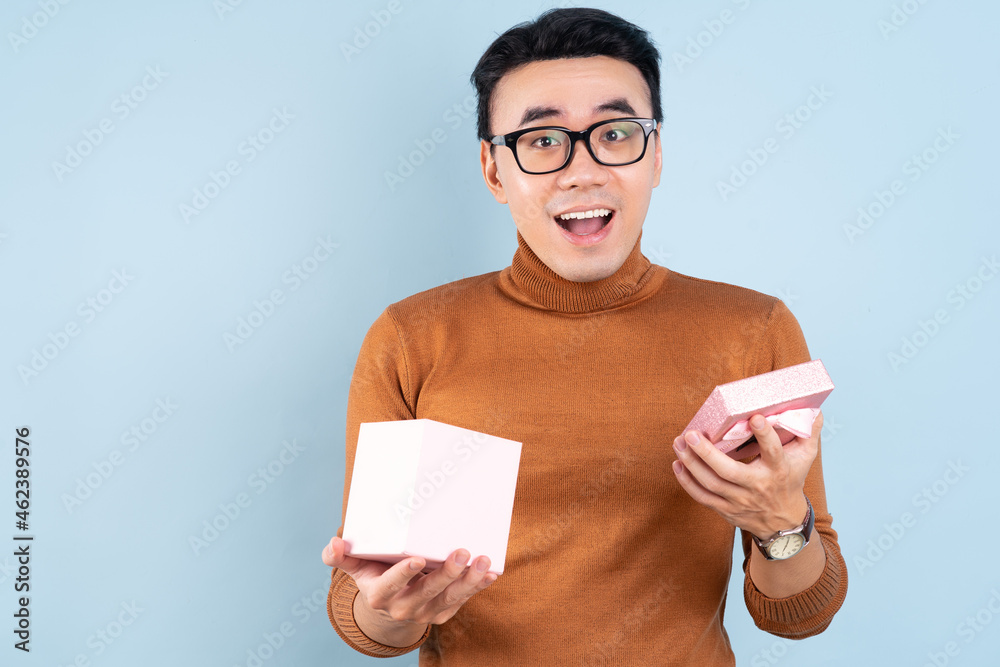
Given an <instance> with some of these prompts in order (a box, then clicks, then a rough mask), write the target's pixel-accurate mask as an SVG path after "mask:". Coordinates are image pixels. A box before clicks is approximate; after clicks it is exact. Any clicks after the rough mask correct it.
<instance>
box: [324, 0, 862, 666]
mask: <svg viewBox="0 0 1000 667" xmlns="http://www.w3.org/2000/svg"><path fill="white" fill-rule="evenodd" d="M658 61H659V54H658V52H657V51H656V49H655V47H654V46H653V45H652V44H651V42H650V41H649V39H648V36H647V35H646V33H645V32H644V31H642V30H641V29H639V28H637V27H636V26H634V25H632V24H630V23H628V22H626V21H624V20H622V19H620V18H618V17H616V16H613V15H611V14H608V13H606V12H603V11H598V10H590V9H565V10H553V11H550V12H547V13H545V14H543V15H542V16H541V17H539V19H538V20H537V21H535V22H534V23H531V24H522V25H520V26H516V27H514V28H512V29H511V30H509V31H508V32H506V33H505V34H503V35H501V36H500V37H499V38H498V39H497V40H496V41H495V42H494V43H493V45H491V46H490V48H489V49H488V50H487V51H486V53H485V54H484V55H483V57H482V59H481V60H480V62H479V64H478V65H477V67H476V70H475V72H474V73H473V77H472V78H473V82H474V83H475V85H476V88H477V91H478V94H479V135H480V139H481V148H480V151H481V162H482V171H483V177H484V179H485V181H486V185H487V187H488V188H489V189H490V192H491V193H492V194H493V196H494V197H495V198H496V200H497V201H498V202H500V203H502V204H507V206H508V207H509V209H510V212H511V216H512V217H513V219H514V223H515V225H516V227H517V240H518V248H517V251H516V252H515V254H514V258H513V261H512V262H511V266H509V267H507V268H505V269H504V270H503V271H500V272H494V273H488V274H485V275H481V276H476V277H473V278H466V279H463V280H460V281H457V282H455V283H450V284H448V285H444V286H442V287H439V288H435V289H432V290H428V291H426V292H422V293H420V294H416V295H414V296H412V297H409V298H407V299H404V300H402V301H400V302H398V303H395V304H393V305H391V306H389V308H387V309H386V310H385V311H384V312H383V313H382V315H381V316H380V317H379V318H378V320H376V322H375V323H374V324H373V325H372V327H371V329H370V330H369V332H368V334H367V336H366V338H365V340H364V343H363V344H362V348H361V352H360V355H359V358H358V363H357V366H356V368H355V373H354V377H353V379H352V382H351V389H350V394H349V399H348V419H347V461H346V466H347V467H346V470H347V471H348V479H347V481H346V483H345V496H344V505H345V507H346V504H347V497H348V492H349V488H350V471H351V470H352V467H353V462H354V453H355V447H356V443H357V436H358V429H359V425H360V424H361V423H363V422H370V421H385V420H391V419H413V418H430V419H435V420H438V421H442V422H446V423H449V424H454V425H456V426H461V427H464V428H469V429H473V430H476V431H481V432H485V433H489V434H491V435H496V436H500V437H503V438H508V439H510V440H515V441H518V442H521V443H523V447H522V454H521V467H520V470H519V474H518V482H517V489H516V495H515V502H514V511H513V517H512V521H511V535H510V542H509V545H508V552H507V559H506V567H505V570H504V573H503V574H502V575H501V576H500V577H499V578H497V577H495V576H494V575H492V574H489V573H487V572H486V571H487V570H488V568H489V563H488V559H486V558H485V557H476V554H470V553H468V551H466V550H464V549H459V550H457V551H455V552H454V553H453V554H452V555H451V556H450V557H449V559H448V560H447V561H446V562H445V564H444V565H443V566H442V567H441V568H439V569H437V570H434V571H432V572H430V573H427V574H423V573H421V570H422V569H423V567H424V565H425V562H424V561H423V559H421V558H408V559H406V560H403V561H401V562H399V563H397V564H395V565H393V566H388V565H386V564H383V563H374V562H365V561H361V560H359V559H356V558H352V557H350V556H346V555H345V545H344V542H343V541H342V540H341V539H340V538H339V537H336V538H333V539H332V540H331V541H330V543H329V544H328V545H327V546H326V548H325V549H324V551H323V560H324V562H325V563H326V564H328V565H330V566H332V567H334V570H333V578H332V584H331V589H330V595H329V601H328V610H329V613H330V619H331V622H332V623H333V625H334V627H335V628H336V630H337V632H338V633H339V634H340V635H341V637H343V638H344V640H345V641H347V642H348V644H350V645H351V646H352V647H354V648H355V649H357V650H359V651H361V652H362V653H366V654H368V655H374V656H391V655H401V654H403V653H406V652H408V651H412V650H413V649H415V648H417V647H419V648H420V664H421V665H486V664H491V665H492V664H511V665H514V664H517V665H521V664H523V665H542V664H603V663H612V664H621V665H652V664H656V665H659V664H670V665H674V664H692V665H695V664H696V665H732V664H735V663H734V656H733V652H732V649H731V648H730V646H729V640H728V636H727V635H726V632H725V630H724V628H723V624H722V621H723V614H724V609H725V602H726V589H727V584H728V581H729V576H730V571H731V566H732V547H733V540H734V537H735V530H734V527H736V528H739V529H740V531H741V538H742V543H743V549H744V553H745V555H746V559H745V560H744V570H745V572H746V573H745V586H744V589H745V599H746V605H747V608H748V610H749V611H750V614H751V615H752V617H753V619H754V621H755V623H756V624H757V625H758V626H759V627H761V628H762V629H764V630H767V631H769V632H772V633H774V634H776V635H779V636H783V637H790V638H802V637H806V636H809V635H813V634H816V633H818V632H821V631H822V630H824V629H825V628H826V627H827V626H828V625H829V623H830V621H831V619H832V617H833V615H834V613H835V612H836V611H837V610H838V609H839V607H840V605H841V604H842V602H843V600H844V596H845V595H846V588H847V570H846V567H845V565H844V561H843V558H842V557H841V554H840V550H839V547H838V545H837V535H836V533H835V532H834V531H833V529H832V528H831V518H830V515H829V513H828V511H827V507H826V498H825V493H824V488H823V479H822V468H821V463H820V458H819V456H818V450H819V432H820V429H821V427H822V416H820V417H819V418H818V419H817V420H816V422H815V424H814V427H813V432H812V436H811V437H810V438H797V439H796V440H794V441H792V442H791V443H789V444H787V445H786V446H785V447H782V446H781V445H780V442H779V441H778V438H777V436H776V434H775V432H774V430H773V429H772V428H771V427H770V426H769V425H768V424H767V422H766V421H763V420H762V419H761V418H760V417H759V416H757V417H755V418H754V419H752V420H751V427H752V430H753V432H754V434H755V436H756V438H757V440H758V441H759V443H760V445H761V450H762V453H761V456H760V457H758V458H756V459H754V460H752V461H750V462H738V461H734V460H732V459H730V458H729V457H727V456H725V455H722V454H721V453H719V452H718V451H717V450H716V449H715V448H714V447H713V446H712V445H711V443H709V442H708V441H707V440H705V439H704V438H703V437H701V436H700V435H699V434H696V433H687V434H682V433H681V432H682V430H683V428H684V426H685V425H686V424H687V422H688V421H689V420H690V418H691V417H692V416H693V415H694V413H695V412H696V411H697V409H698V407H699V406H700V405H701V403H702V402H703V401H704V399H705V398H706V397H707V395H708V394H709V393H710V391H711V390H712V388H713V387H714V386H715V385H717V384H720V383H723V382H729V381H732V380H736V379H740V378H743V377H748V376H751V375H756V374H759V373H763V372H767V371H771V370H774V369H777V368H782V367H785V366H789V365H792V364H796V363H799V362H803V361H807V360H808V359H809V358H810V357H809V352H808V349H807V348H806V344H805V341H804V339H803V337H802V333H801V331H800V329H799V327H798V324H797V322H796V321H795V319H794V317H793V316H792V315H791V313H790V312H789V311H788V309H787V308H786V307H785V306H784V304H782V303H781V301H779V300H777V299H775V298H773V297H769V296H766V295H763V294H759V293H757V292H754V291H751V290H747V289H743V288H739V287H735V286H732V285H726V284H722V283H715V282H710V281H705V280H699V279H696V278H691V277H688V276H685V275H682V274H679V273H676V272H673V271H670V270H668V269H666V268H664V267H660V266H656V265H653V264H651V263H650V262H649V260H647V259H646V258H645V257H644V256H643V255H642V253H641V251H640V237H641V231H642V224H643V221H644V220H645V216H646V211H647V208H648V205H649V200H650V196H651V194H652V189H653V188H654V187H656V186H657V185H658V183H659V179H660V170H661V165H662V154H661V143H660V136H659V135H660V131H661V125H660V123H661V120H662V111H661V107H660V101H659V96H660V91H659V64H658ZM539 128H542V129H539ZM559 128H562V129H559ZM761 422H763V423H761ZM810 503H811V507H810ZM804 517H805V518H804ZM810 519H811V520H810ZM788 530H793V531H795V534H797V535H798V534H801V535H803V536H804V537H806V538H807V540H806V543H805V546H804V547H802V548H801V549H800V550H799V551H798V552H797V553H795V555H794V556H792V557H790V558H787V559H785V560H772V559H770V558H769V557H766V556H765V555H764V549H762V548H758V547H757V546H756V545H755V544H754V542H753V538H754V537H756V538H757V539H758V540H759V541H760V543H761V544H762V545H766V544H767V543H768V542H769V541H770V540H771V539H772V538H776V537H778V534H779V532H780V531H788ZM340 534H342V530H341V532H338V535H340ZM799 542H801V540H800V541H799ZM796 546H797V545H796ZM794 551H795V549H791V550H790V552H794ZM786 555H787V554H786ZM470 558H471V561H470Z"/></svg>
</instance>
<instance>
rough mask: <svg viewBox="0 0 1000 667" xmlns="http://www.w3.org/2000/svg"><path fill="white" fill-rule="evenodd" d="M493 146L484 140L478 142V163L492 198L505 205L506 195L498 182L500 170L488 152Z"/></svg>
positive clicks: (493, 157)
mask: <svg viewBox="0 0 1000 667" xmlns="http://www.w3.org/2000/svg"><path fill="white" fill-rule="evenodd" d="M492 145H493V144H491V143H490V142H488V141H486V140H485V139H484V140H481V141H480V142H479V163H480V165H481V166H482V168H483V180H484V181H486V187H488V188H489V189H490V193H492V195H493V198H494V199H496V200H497V201H498V202H500V203H501V204H506V203H507V193H506V192H505V191H504V188H503V183H501V182H500V170H499V168H498V167H497V161H496V156H494V155H493V153H492V152H491V151H490V147H491V146H492Z"/></svg>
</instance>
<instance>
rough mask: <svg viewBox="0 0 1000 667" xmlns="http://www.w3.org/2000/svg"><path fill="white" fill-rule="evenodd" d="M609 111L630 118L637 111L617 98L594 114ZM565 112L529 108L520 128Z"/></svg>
mask: <svg viewBox="0 0 1000 667" xmlns="http://www.w3.org/2000/svg"><path fill="white" fill-rule="evenodd" d="M608 111H617V112H619V113H624V114H628V115H629V116H635V115H636V114H635V109H633V108H632V105H631V104H629V103H628V100H626V99H625V98H624V97H616V98H614V99H613V100H608V101H607V102H603V103H602V104H599V105H597V106H596V107H594V113H605V112H608ZM564 113H565V111H564V110H563V109H562V108H560V107H540V106H539V107H528V108H527V109H525V111H524V115H523V116H521V124H520V125H518V127H524V126H525V125H527V124H528V123H533V122H535V121H536V120H543V119H545V118H551V117H553V116H560V115H562V114H564Z"/></svg>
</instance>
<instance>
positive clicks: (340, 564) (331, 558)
mask: <svg viewBox="0 0 1000 667" xmlns="http://www.w3.org/2000/svg"><path fill="white" fill-rule="evenodd" d="M346 551H347V543H345V542H344V540H342V539H340V538H339V537H334V538H332V539H331V540H330V543H329V544H327V545H326V546H325V547H323V563H324V564H326V565H328V566H329V567H336V568H340V569H341V570H343V571H344V572H346V573H347V574H350V575H352V576H353V573H354V572H355V571H357V569H358V568H359V567H360V566H361V565H362V561H361V559H360V558H352V557H351V556H348V555H347V554H346Z"/></svg>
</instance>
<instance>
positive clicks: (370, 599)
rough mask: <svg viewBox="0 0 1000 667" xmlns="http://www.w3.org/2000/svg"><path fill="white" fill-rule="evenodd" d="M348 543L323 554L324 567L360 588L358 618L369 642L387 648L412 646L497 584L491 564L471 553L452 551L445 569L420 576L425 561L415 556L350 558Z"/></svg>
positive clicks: (336, 542) (330, 546)
mask: <svg viewBox="0 0 1000 667" xmlns="http://www.w3.org/2000/svg"><path fill="white" fill-rule="evenodd" d="M344 551H345V544H344V541H343V540H342V539H340V538H339V537H334V538H333V539H331V540H330V543H329V544H327V545H326V547H325V548H324V549H323V562H324V563H325V564H327V565H328V566H330V567H336V568H340V569H341V570H343V571H344V572H346V573H347V574H349V575H351V577H352V578H353V579H354V581H355V583H357V585H358V591H359V593H358V596H357V597H356V598H355V599H354V619H355V621H356V622H357V624H358V627H359V628H360V629H361V631H362V632H364V633H365V635H366V636H368V637H369V638H370V639H373V640H375V641H377V642H379V643H380V644H385V645H387V646H397V647H405V646H410V645H411V644H413V643H414V642H416V641H417V640H418V639H420V637H421V636H423V634H424V632H425V631H426V629H427V624H428V623H444V622H445V621H447V620H448V619H449V618H451V617H452V616H454V615H455V613H456V612H457V611H458V610H459V608H461V606H462V605H463V604H465V602H466V601H467V600H468V599H469V598H471V597H472V596H473V595H474V594H476V593H478V592H479V591H481V590H483V589H484V588H486V587H487V586H489V585H490V584H492V583H493V582H494V581H495V580H496V578H497V577H496V575H495V574H492V573H487V570H488V569H489V567H490V559H489V558H487V557H486V556H480V557H479V558H477V559H475V561H474V562H473V563H468V560H469V557H470V556H469V552H468V551H466V550H465V549H457V550H455V551H453V552H452V553H451V554H450V555H449V556H448V559H447V560H446V561H445V563H444V565H442V566H441V567H439V568H437V569H436V570H434V571H433V572H430V573H428V574H421V572H420V571H421V570H422V569H423V568H424V566H425V565H426V562H425V561H424V559H423V558H419V557H412V558H406V559H404V560H401V561H399V562H398V563H396V564H395V565H389V564H387V563H380V562H378V561H370V560H362V559H360V558H354V557H352V556H347V555H346V554H345V553H344Z"/></svg>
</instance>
